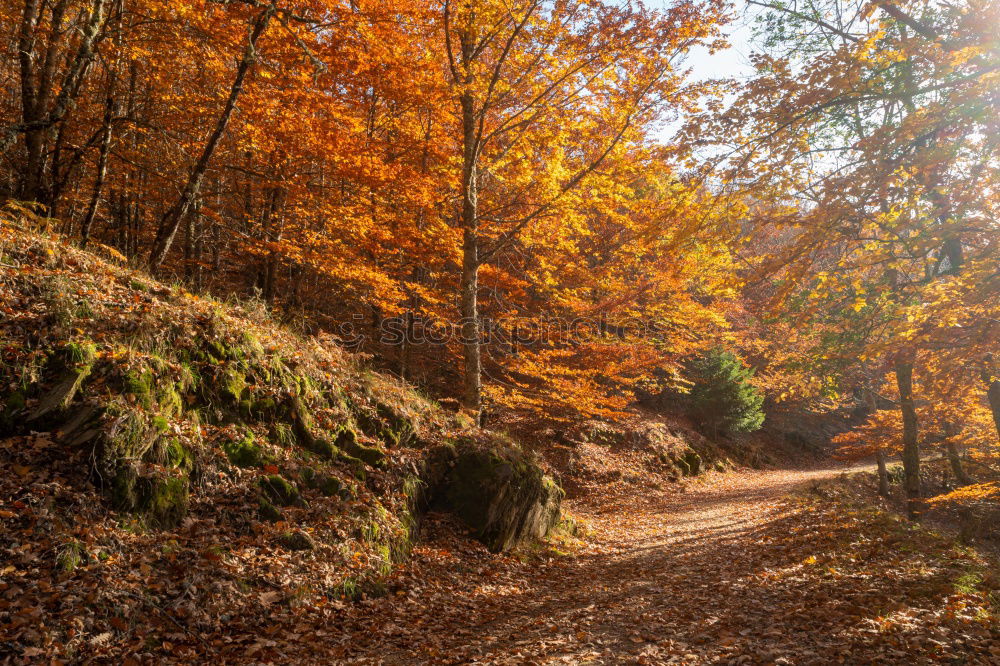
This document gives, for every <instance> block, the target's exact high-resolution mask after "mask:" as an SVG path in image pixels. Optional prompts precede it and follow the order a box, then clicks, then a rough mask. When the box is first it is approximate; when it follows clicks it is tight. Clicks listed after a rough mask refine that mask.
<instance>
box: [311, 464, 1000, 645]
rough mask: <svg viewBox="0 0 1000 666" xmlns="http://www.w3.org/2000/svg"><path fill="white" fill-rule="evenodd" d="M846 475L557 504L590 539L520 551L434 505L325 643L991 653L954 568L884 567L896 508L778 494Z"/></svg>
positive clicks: (704, 485)
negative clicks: (383, 579) (522, 554)
mask: <svg viewBox="0 0 1000 666" xmlns="http://www.w3.org/2000/svg"><path fill="white" fill-rule="evenodd" d="M843 471H845V469H844V468H836V469H810V470H782V471H764V472H738V473H730V474H725V475H711V476H710V477H709V478H706V479H704V480H698V481H695V482H694V483H692V484H691V485H690V486H688V487H687V488H686V489H683V490H681V489H678V488H668V489H664V490H650V491H649V492H646V493H644V494H641V495H636V494H635V492H636V489H634V488H633V489H632V492H631V493H624V494H622V495H621V496H603V497H591V498H590V499H589V500H584V501H574V502H568V503H567V504H568V509H569V510H570V511H571V512H572V513H573V514H574V515H576V516H579V517H581V518H583V520H584V521H585V523H586V524H587V528H588V531H589V536H588V537H587V539H586V540H585V541H586V543H585V544H584V545H583V546H582V547H580V548H579V549H577V550H576V551H575V552H574V553H573V554H571V555H569V556H556V557H552V558H548V559H546V558H541V559H540V560H535V561H531V560H529V561H527V562H523V561H520V560H517V559H514V558H510V557H500V556H494V555H490V554H488V553H485V551H484V550H483V549H482V548H481V547H478V546H477V545H473V544H472V543H471V542H470V541H469V540H468V539H466V538H463V537H459V536H456V534H455V530H456V527H455V525H454V524H453V523H451V522H450V521H449V519H447V518H446V517H444V516H432V517H431V519H430V520H429V524H428V526H427V528H426V531H425V541H424V542H423V543H422V544H421V546H419V547H418V549H417V550H416V552H415V554H414V565H413V567H412V568H411V570H410V572H409V573H408V574H407V577H406V579H404V580H403V581H401V583H400V586H399V588H398V589H397V590H396V591H395V592H394V593H393V594H391V595H390V596H389V597H387V598H385V599H376V600H372V601H369V602H363V604H367V605H365V606H363V609H362V610H361V612H360V613H348V617H345V625H344V626H343V627H342V629H343V630H346V634H341V636H340V638H339V639H336V643H337V646H336V647H334V648H333V652H332V654H333V655H335V656H336V657H337V660H338V661H339V660H341V659H343V660H344V661H348V662H356V663H387V664H404V663H510V664H522V663H538V664H542V663H600V664H617V663H640V664H643V663H648V664H659V663H690V664H703V663H720V664H727V663H734V664H743V663H752V664H830V663H849V664H854V663H894V662H897V661H898V662H904V663H929V662H924V661H921V659H920V658H919V656H918V655H922V654H926V655H927V656H928V659H929V660H931V659H932V660H933V661H934V662H935V663H936V662H937V661H938V660H939V659H942V660H943V661H945V662H947V661H949V659H950V658H951V657H955V656H958V655H964V656H965V657H966V658H968V657H969V656H970V655H974V654H983V655H985V656H984V657H983V659H982V661H979V660H978V658H977V657H973V658H972V659H971V660H970V661H963V662H962V663H997V662H996V661H992V659H997V658H998V655H1000V652H998V653H997V654H994V655H992V656H990V655H987V654H986V652H985V651H986V650H988V649H992V648H991V646H993V645H995V643H994V642H993V639H992V638H991V636H992V635H991V634H989V632H987V633H985V634H984V633H983V632H984V631H986V630H985V629H982V628H981V627H975V626H973V628H972V629H971V630H968V631H971V633H967V631H966V626H967V624H968V623H967V622H959V629H956V627H955V617H952V616H950V615H949V616H948V617H947V618H945V619H947V622H945V621H944V619H942V618H943V617H944V616H943V615H942V611H941V610H940V607H942V606H943V605H944V603H945V600H946V597H948V595H949V593H952V592H953V591H954V590H953V586H951V583H950V581H951V580H952V577H953V574H954V571H953V570H950V569H949V570H947V571H944V570H941V569H940V568H935V567H934V566H933V565H932V564H930V563H929V561H928V560H927V558H926V557H924V555H922V554H920V553H919V552H917V551H914V553H913V557H915V558H916V560H915V561H914V562H909V561H908V560H907V561H905V562H901V561H899V560H898V559H896V558H893V559H891V561H889V562H887V563H886V564H885V566H883V565H882V560H883V559H884V558H883V549H884V548H885V547H886V542H887V543H888V545H889V546H891V545H892V544H894V543H895V544H898V543H899V537H898V536H897V535H894V532H893V530H894V529H896V531H898V526H896V527H894V526H895V523H893V522H892V521H891V520H890V519H886V518H881V519H877V520H876V519H875V518H874V517H873V516H872V515H868V516H867V518H865V517H864V515H863V514H856V515H846V514H844V513H842V512H839V510H838V509H835V508H834V506H833V505H832V504H830V503H809V502H805V501H802V500H795V499H791V498H790V497H789V492H790V491H792V490H794V489H795V488H797V487H801V486H806V487H808V485H810V482H815V481H818V480H821V479H828V478H831V477H833V476H835V475H837V474H840V473H842V472H843ZM827 504H829V506H825V505H827ZM859 515H861V516H862V517H860V518H859V517H858V516H859ZM866 520H870V521H875V522H870V523H866V522H865V521H866ZM917 550H919V549H917ZM911 559H912V558H911ZM890 567H891V568H890ZM901 590H902V591H901ZM914 609H915V610H914ZM904 610H905V612H904ZM911 611H912V612H911ZM894 613H896V614H902V615H901V616H900V617H899V618H898V619H893V614H894ZM952 615H953V614H952ZM958 619H959V620H961V619H962V618H961V617H959V618H958ZM887 623H888V625H887ZM946 624H947V625H948V626H945V625H946ZM887 626H889V627H890V629H891V630H890V629H887ZM975 645H978V646H979V647H977V648H972V647H971V646H975ZM983 646H987V647H983ZM970 649H972V652H969V650H970ZM930 655H934V656H933V658H931V656H930ZM315 656H316V657H317V658H322V657H320V655H318V654H317V655H315Z"/></svg>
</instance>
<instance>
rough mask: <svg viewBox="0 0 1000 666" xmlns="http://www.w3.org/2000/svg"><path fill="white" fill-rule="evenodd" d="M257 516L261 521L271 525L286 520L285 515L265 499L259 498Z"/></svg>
mask: <svg viewBox="0 0 1000 666" xmlns="http://www.w3.org/2000/svg"><path fill="white" fill-rule="evenodd" d="M257 515H258V516H259V517H260V519H261V520H266V521H267V522H269V523H277V522H281V521H282V520H284V519H285V516H284V514H283V513H281V511H280V510H279V509H278V508H277V507H275V506H274V505H273V504H271V503H270V502H269V501H267V499H266V498H264V497H259V498H257Z"/></svg>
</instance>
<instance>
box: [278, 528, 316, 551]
mask: <svg viewBox="0 0 1000 666" xmlns="http://www.w3.org/2000/svg"><path fill="white" fill-rule="evenodd" d="M278 543H279V544H280V545H281V546H282V547H283V548H287V549H288V550H313V549H315V548H316V542H315V541H313V538H312V537H311V536H309V535H308V534H306V533H305V532H303V531H302V530H294V531H292V532H285V533H283V534H281V535H280V536H279V537H278Z"/></svg>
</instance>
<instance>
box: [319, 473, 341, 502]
mask: <svg viewBox="0 0 1000 666" xmlns="http://www.w3.org/2000/svg"><path fill="white" fill-rule="evenodd" d="M315 487H316V488H317V489H318V490H319V491H320V492H321V493H323V494H324V495H325V496H327V497H333V496H335V495H340V494H341V491H343V490H344V484H343V483H342V482H341V480H340V479H338V478H337V477H335V476H326V475H320V476H317V477H316V480H315Z"/></svg>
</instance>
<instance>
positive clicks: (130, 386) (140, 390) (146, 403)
mask: <svg viewBox="0 0 1000 666" xmlns="http://www.w3.org/2000/svg"><path fill="white" fill-rule="evenodd" d="M154 381H155V380H154V378H153V372H152V371H151V370H149V369H148V368H142V369H138V368H133V369H131V370H128V371H127V372H126V373H125V375H124V376H123V377H122V392H123V393H125V394H126V395H131V396H134V397H135V399H136V402H138V403H139V404H140V405H142V406H143V407H144V408H146V409H151V408H152V406H153V384H154Z"/></svg>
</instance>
